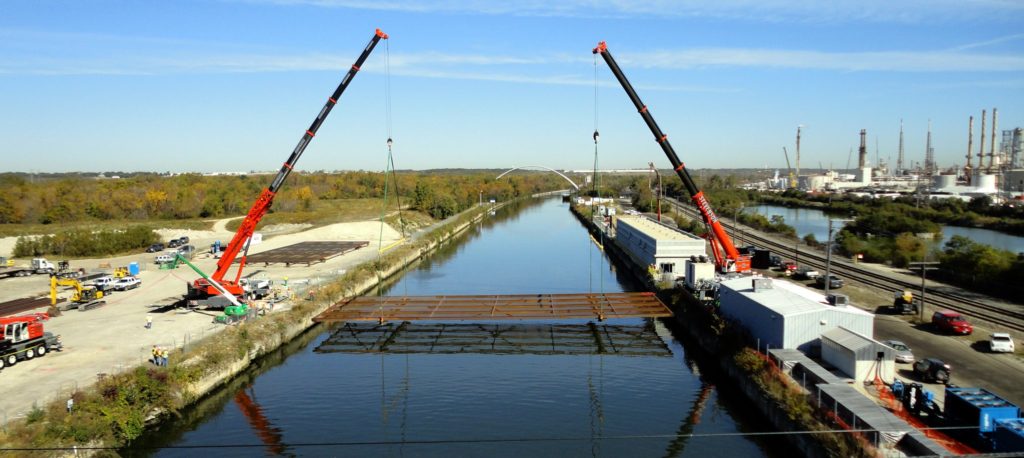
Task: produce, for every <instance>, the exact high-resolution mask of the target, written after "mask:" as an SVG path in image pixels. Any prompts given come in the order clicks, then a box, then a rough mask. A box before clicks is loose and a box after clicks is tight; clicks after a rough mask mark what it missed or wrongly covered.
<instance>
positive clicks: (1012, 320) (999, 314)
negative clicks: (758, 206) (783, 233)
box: [677, 204, 1024, 332]
mask: <svg viewBox="0 0 1024 458" xmlns="http://www.w3.org/2000/svg"><path fill="white" fill-rule="evenodd" d="M677 208H678V209H680V210H682V211H684V212H686V213H687V216H690V217H692V218H698V219H699V218H700V215H699V214H697V211H696V210H695V209H691V208H689V207H687V206H682V205H678V204H677ZM730 232H731V231H730ZM730 235H731V236H733V237H735V234H730ZM743 237H744V239H749V240H752V241H756V242H757V244H758V245H759V246H762V247H764V248H769V249H770V250H771V251H774V252H778V253H783V254H785V255H787V256H793V255H794V250H798V248H796V247H795V246H789V245H786V244H782V243H779V242H776V241H774V240H772V239H769V238H766V237H763V236H760V235H758V234H756V233H754V232H753V231H752V230H750V228H747V231H745V232H744V233H743ZM798 253H799V255H798V256H795V257H796V258H798V259H799V262H801V263H804V264H807V265H810V266H812V267H815V268H818V269H822V272H821V273H822V274H823V275H824V269H825V263H826V259H825V255H823V254H819V253H817V252H811V251H806V250H799V251H798ZM830 271H831V273H834V274H837V275H842V276H843V277H845V278H846V279H847V280H848V281H855V282H857V283H859V284H862V285H865V286H872V287H877V288H881V289H883V290H886V291H902V290H905V289H909V290H917V289H919V288H920V287H921V284H920V283H913V282H909V281H905V280H901V279H898V278H892V277H890V276H887V275H885V274H882V273H878V272H874V271H871V270H868V269H864V268H862V267H857V266H855V265H851V264H848V263H846V262H844V261H840V260H836V259H833V260H832V263H831V268H830ZM925 300H926V304H928V305H930V306H932V307H938V308H943V309H948V310H953V311H956V312H960V313H962V314H964V315H966V316H968V317H974V318H978V319H982V320H985V321H988V322H990V323H992V324H997V325H999V326H1002V327H1005V328H1009V329H1012V330H1015V331H1019V332H1024V313H1022V312H1020V311H1018V310H1010V309H1007V308H1005V307H1000V306H996V305H992V304H987V303H984V302H982V301H978V300H975V299H971V298H968V297H964V296H962V295H958V294H952V293H948V292H944V291H939V290H935V289H929V290H927V294H926V297H925Z"/></svg>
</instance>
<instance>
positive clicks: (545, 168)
mask: <svg viewBox="0 0 1024 458" xmlns="http://www.w3.org/2000/svg"><path fill="white" fill-rule="evenodd" d="M519 169H544V170H547V171H549V172H555V173H557V174H558V176H560V177H562V178H565V181H568V182H569V184H571V185H572V187H573V189H575V190H576V191H579V190H580V187H579V185H577V184H576V183H573V181H572V180H571V179H569V177H567V176H565V175H563V174H562V172H559V171H558V170H555V169H553V168H550V167H544V166H543V165H521V166H519V167H516V168H512V169H508V170H506V171H505V173H502V174H501V175H498V177H497V178H495V180H500V179H501V177H503V176H505V175H508V174H510V173H512V172H515V171H516V170H519Z"/></svg>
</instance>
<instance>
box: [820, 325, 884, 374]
mask: <svg viewBox="0 0 1024 458" xmlns="http://www.w3.org/2000/svg"><path fill="white" fill-rule="evenodd" d="M821 359H822V360H824V361H825V362H827V363H829V364H831V365H833V366H835V367H836V368H838V369H839V370H840V371H842V372H843V373H844V374H846V375H848V376H850V377H851V378H853V379H854V380H856V381H858V382H864V381H867V382H870V381H872V380H874V379H875V376H876V375H877V376H878V377H881V379H882V380H884V381H886V382H891V381H892V380H893V379H894V378H895V377H896V350H895V349H893V348H891V347H889V346H887V345H885V344H883V343H881V342H878V341H876V340H874V339H872V338H870V337H867V336H864V335H861V334H858V333H856V332H853V331H851V330H849V329H846V328H843V327H838V328H835V329H830V330H828V331H825V332H824V333H822V334H821Z"/></svg>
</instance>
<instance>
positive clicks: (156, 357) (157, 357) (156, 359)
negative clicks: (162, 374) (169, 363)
mask: <svg viewBox="0 0 1024 458" xmlns="http://www.w3.org/2000/svg"><path fill="white" fill-rule="evenodd" d="M150 353H151V354H152V355H153V364H155V365H157V366H159V365H160V353H159V351H158V350H157V347H156V345H153V350H151V351H150Z"/></svg>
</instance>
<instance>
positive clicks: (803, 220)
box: [741, 205, 1024, 253]
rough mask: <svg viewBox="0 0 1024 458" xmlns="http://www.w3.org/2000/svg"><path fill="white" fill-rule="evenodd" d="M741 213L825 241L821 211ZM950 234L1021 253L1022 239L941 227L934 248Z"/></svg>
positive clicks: (755, 209)
mask: <svg viewBox="0 0 1024 458" xmlns="http://www.w3.org/2000/svg"><path fill="white" fill-rule="evenodd" d="M743 211H744V212H752V213H758V214H761V215H764V216H765V217H766V218H769V219H771V217H772V215H782V216H783V218H785V220H786V224H788V225H790V226H793V227H794V228H796V233H797V234H798V235H799V236H800V237H801V238H803V237H804V236H805V235H807V234H814V238H815V239H817V240H818V241H820V242H824V241H826V240H828V215H827V214H826V213H825V212H823V211H821V210H817V209H813V208H790V207H783V206H780V205H757V206H752V207H746V208H745V209H744V210H743ZM836 218H838V217H836ZM841 225H842V223H833V224H832V230H833V232H832V235H833V236H835V234H836V233H838V232H839V229H840V227H841ZM954 235H962V236H964V237H967V238H969V239H971V240H973V241H974V242H977V243H983V244H985V245H990V246H993V247H996V248H1000V249H1003V250H1009V251H1012V252H1014V253H1021V252H1024V237H1020V236H1016V235H1010V234H1004V233H1002V232H998V231H993V230H989V229H980V228H974V227H960V226H946V225H943V226H942V237H941V238H937V239H935V241H934V242H935V245H937V246H938V247H939V248H940V249H941V248H942V246H943V245H944V244H945V243H946V241H948V240H949V239H950V238H952V237H953V236H954ZM741 237H742V235H741ZM741 245H742V244H741Z"/></svg>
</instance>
